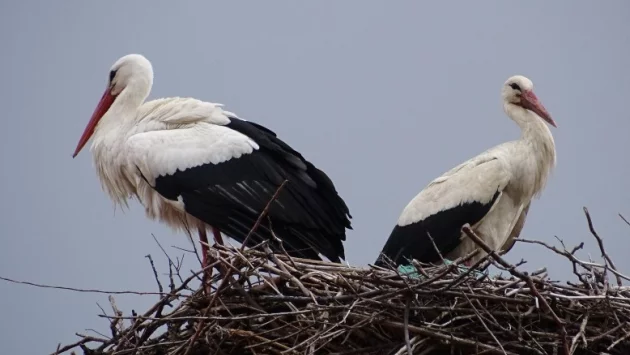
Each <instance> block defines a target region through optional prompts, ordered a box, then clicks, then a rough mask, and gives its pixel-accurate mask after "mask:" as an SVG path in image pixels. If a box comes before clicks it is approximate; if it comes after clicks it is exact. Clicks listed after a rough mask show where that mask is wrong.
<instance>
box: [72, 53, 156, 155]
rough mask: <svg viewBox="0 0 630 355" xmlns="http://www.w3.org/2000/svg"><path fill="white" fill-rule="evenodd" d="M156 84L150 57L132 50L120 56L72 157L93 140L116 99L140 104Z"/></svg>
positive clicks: (129, 103) (130, 103) (113, 66)
mask: <svg viewBox="0 0 630 355" xmlns="http://www.w3.org/2000/svg"><path fill="white" fill-rule="evenodd" d="M152 85H153V67H152V66H151V62H149V60H148V59H146V58H145V57H144V56H142V55H140V54H128V55H126V56H124V57H122V58H120V59H118V60H117V61H116V63H114V65H112V67H111V68H110V70H109V80H108V82H107V88H106V89H105V92H104V93H103V96H102V97H101V100H100V101H99V103H98V105H97V106H96V109H95V110H94V113H93V114H92V118H90V121H89V122H88V124H87V126H86V127H85V130H84V131H83V135H82V136H81V139H80V140H79V143H78V144H77V148H76V150H75V151H74V154H73V155H72V157H73V158H74V157H76V156H77V154H79V152H80V151H81V149H82V148H83V146H85V144H86V143H87V142H88V141H89V140H90V137H91V136H92V134H93V133H94V129H95V128H96V125H97V124H98V122H99V121H100V120H101V118H102V117H103V116H104V115H105V114H106V113H107V111H108V110H109V109H110V107H111V106H112V105H113V104H114V102H121V103H122V104H128V105H135V106H139V105H140V104H142V102H143V101H144V100H145V99H146V97H147V96H148V95H149V91H150V90H151V86H152ZM123 101H124V102H123ZM134 108H137V107H134Z"/></svg>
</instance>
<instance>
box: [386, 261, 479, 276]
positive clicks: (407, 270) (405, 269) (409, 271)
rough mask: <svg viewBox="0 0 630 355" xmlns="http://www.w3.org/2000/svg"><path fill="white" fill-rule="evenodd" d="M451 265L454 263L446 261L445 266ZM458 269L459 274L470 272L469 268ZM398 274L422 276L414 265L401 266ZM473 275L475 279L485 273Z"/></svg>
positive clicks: (474, 273) (476, 272) (477, 272)
mask: <svg viewBox="0 0 630 355" xmlns="http://www.w3.org/2000/svg"><path fill="white" fill-rule="evenodd" d="M451 264H453V262H452V261H450V260H447V259H444V265H451ZM457 268H458V269H459V272H466V271H468V268H467V267H466V266H464V265H458V266H457ZM398 272H399V273H400V274H401V275H407V276H409V277H414V278H421V276H420V275H419V274H418V271H417V270H416V267H415V266H413V265H400V266H399V267H398ZM472 274H473V275H475V277H479V276H481V275H483V273H481V272H479V271H476V270H475V271H473V272H472Z"/></svg>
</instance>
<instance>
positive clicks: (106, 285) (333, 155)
mask: <svg viewBox="0 0 630 355" xmlns="http://www.w3.org/2000/svg"><path fill="white" fill-rule="evenodd" d="M458 3H459V4H458V5H457V6H455V5H454V3H453V2H449V3H448V5H447V2H440V3H438V2H434V3H433V4H432V5H430V6H427V5H421V4H420V3H419V2H415V1H397V2H393V1H367V0H355V1H343V2H341V1H331V0H326V1H317V2H310V3H305V2H294V1H275V2H249V3H248V4H247V5H245V4H244V3H242V2H240V3H230V4H226V3H218V2H214V3H213V4H209V3H204V4H203V5H201V3H199V2H197V3H195V4H192V3H189V4H187V5H184V4H183V3H181V2H180V3H177V5H174V3H173V2H166V1H161V2H151V3H149V2H147V1H144V2H141V1H138V2H124V3H123V2H113V3H112V2H85V1H78V0H74V1H69V0H67V1H58V2H53V1H13V2H8V1H6V2H3V3H2V4H0V51H1V53H2V54H1V55H0V68H2V85H1V86H0V103H1V107H2V109H3V112H2V115H3V116H4V117H3V120H4V122H5V124H4V127H3V129H2V130H0V147H1V149H0V166H2V169H0V182H1V184H0V189H1V190H0V193H1V194H2V196H3V198H2V200H1V201H0V206H1V207H2V211H3V212H2V214H1V215H0V216H1V217H0V218H1V222H2V223H0V232H1V235H2V238H1V239H0V276H5V277H11V278H16V279H24V280H29V281H34V282H42V283H48V284H60V285H67V286H75V287H83V288H100V289H113V290H123V289H132V290H140V291H155V289H156V286H155V283H154V280H153V276H152V274H151V270H150V268H149V265H148V263H147V260H146V259H145V258H144V256H145V255H146V254H148V253H151V254H152V255H153V256H154V258H155V259H156V262H157V264H158V267H160V268H161V270H162V271H163V270H166V264H165V262H164V260H163V258H162V257H161V254H160V252H159V249H158V248H157V246H156V245H155V243H154V242H153V240H152V238H151V233H154V234H155V235H156V236H157V237H158V239H159V240H160V241H161V242H162V243H163V245H164V246H165V247H167V250H168V251H169V253H172V254H173V255H179V254H181V253H179V252H177V250H174V249H173V248H171V246H173V245H177V246H180V247H187V248H188V247H190V246H189V244H188V242H187V241H186V238H184V237H183V236H179V235H174V234H173V233H172V232H170V230H168V229H167V228H166V227H164V226H163V225H161V224H160V223H158V222H152V221H149V220H147V219H146V218H145V216H144V212H143V210H142V209H141V208H140V207H139V205H138V204H137V203H134V204H133V205H132V207H131V210H130V211H125V213H121V211H119V210H118V211H114V209H113V207H112V203H111V202H110V201H109V199H108V198H107V196H106V195H105V194H104V193H103V192H102V191H101V188H100V185H99V182H98V180H97V178H96V176H95V171H94V168H93V166H92V157H91V155H90V154H89V151H87V150H84V151H83V152H82V153H81V155H80V156H79V157H78V158H76V159H74V160H73V159H71V154H72V151H73V149H74V147H75V145H76V143H77V141H78V139H79V136H80V135H81V133H82V130H83V128H84V126H85V124H86V123H87V121H88V119H89V117H90V114H91V113H92V110H93V109H94V107H95V105H96V103H97V101H98V99H99V98H100V95H101V94H102V91H103V90H104V88H105V84H106V80H107V75H108V69H109V67H110V65H112V64H113V63H114V61H115V60H116V59H118V58H119V57H120V56H122V55H125V54H128V53H134V52H136V53H142V54H144V55H145V56H147V57H148V58H149V60H151V61H152V63H153V66H154V70H155V84H154V90H153V92H152V94H151V96H150V98H157V97H164V96H193V97H196V98H199V99H202V100H208V101H212V102H220V103H223V104H225V105H226V108H227V109H228V110H230V111H234V112H236V113H237V114H238V115H240V116H241V117H243V118H245V119H248V120H252V121H256V122H259V123H261V124H263V125H265V126H268V127H269V128H271V129H273V130H275V131H276V132H277V133H278V134H279V135H280V136H281V137H282V138H283V139H284V140H285V141H287V142H288V143H289V144H291V145H292V146H294V147H295V148H296V149H298V150H299V151H301V152H302V153H303V154H304V155H305V156H306V157H307V159H309V160H311V161H312V162H314V163H315V164H316V165H317V166H319V167H320V168H322V169H323V170H325V171H326V172H327V173H328V174H329V176H330V177H331V178H332V179H333V181H334V182H335V184H336V185H337V187H338V190H339V191H340V194H341V195H342V197H344V198H345V200H346V201H347V203H348V204H349V206H350V209H351V213H352V214H353V217H354V219H353V224H354V228H355V229H354V231H351V232H350V233H349V234H348V241H347V242H346V244H345V246H346V255H347V256H348V259H349V262H350V263H352V264H359V265H365V264H366V263H369V262H372V261H373V260H374V259H375V257H376V255H377V253H378V252H379V251H380V249H381V247H382V245H383V243H384V242H385V240H386V239H387V237H388V235H389V232H390V231H391V229H392V227H393V226H394V224H395V221H396V218H397V217H398V215H399V213H400V212H401V211H402V209H403V207H404V206H405V205H406V204H407V202H408V201H409V200H410V199H411V198H412V197H413V196H414V195H415V194H416V193H418V192H419V191H420V190H421V189H422V188H423V187H424V186H425V185H426V184H427V183H428V182H429V181H430V180H431V179H433V178H435V177H437V176H438V175H439V174H441V173H442V172H444V171H445V170H447V169H449V168H451V167H452V166H454V165H455V164H458V163H460V162H461V161H463V160H465V159H468V158H470V157H472V156H473V155H476V154H478V153H480V152H481V151H483V150H485V149H487V148H489V147H491V146H493V145H495V144H498V143H501V142H503V141H506V140H509V139H514V138H517V137H518V134H519V132H518V128H517V126H516V125H515V124H514V123H513V122H511V121H510V120H509V119H508V118H507V117H506V116H505V115H504V114H503V112H502V110H501V104H500V89H501V85H502V84H503V82H504V80H505V79H507V78H508V77H509V76H510V75H513V74H523V75H526V76H528V77H529V78H530V79H532V81H533V82H534V85H535V90H536V92H537V94H538V96H539V98H540V99H541V100H542V102H543V103H544V104H545V106H546V107H547V109H548V110H549V111H550V112H551V114H552V116H553V117H554V119H555V120H556V122H557V123H558V127H559V128H557V129H553V130H552V133H553V134H554V137H555V140H556V145H557V150H558V167H557V169H556V171H555V172H554V174H553V175H552V177H551V181H550V182H549V184H548V186H547V189H546V190H545V191H544V193H543V195H542V198H541V199H540V200H538V201H536V202H535V203H534V204H533V206H532V208H531V210H530V213H529V217H528V220H527V223H526V226H525V229H524V231H523V234H522V237H524V238H530V239H534V238H535V239H541V240H545V241H549V242H555V240H554V238H553V236H554V235H557V236H559V237H561V238H563V239H564V240H565V241H566V242H567V243H568V244H570V245H574V244H577V243H579V242H581V241H585V242H586V244H587V250H588V251H590V252H591V254H592V255H593V257H599V255H598V252H597V249H596V246H595V243H593V241H592V238H591V237H590V236H589V234H588V230H587V226H586V222H585V219H584V216H583V213H582V206H584V205H586V206H588V207H589V209H590V211H591V213H592V215H593V217H594V220H595V226H596V228H597V229H598V231H599V232H600V233H601V235H602V236H603V237H604V238H605V242H606V244H607V245H608V249H609V251H610V254H611V256H612V257H613V258H615V259H616V260H617V263H618V266H619V267H621V268H624V269H625V270H630V259H629V258H628V257H627V256H626V255H627V251H628V250H629V248H630V227H628V226H626V225H624V224H623V222H622V221H621V220H620V219H619V218H618V216H617V213H619V212H621V213H624V214H626V215H628V216H630V206H629V204H628V202H629V200H630V192H629V190H628V187H627V179H628V174H629V173H630V170H629V169H628V165H627V164H628V163H627V152H628V150H629V148H630V143H628V141H627V140H626V137H627V136H628V132H629V131H630V123H629V122H630V121H629V118H628V113H627V102H628V99H629V97H630V66H628V63H630V46H629V44H630V22H629V21H627V19H628V15H630V12H629V10H630V4H628V3H627V2H624V1H622V0H617V1H607V2H593V1H571V2H570V5H569V1H564V2H553V3H552V2H543V1H530V2H500V1H486V2H474V3H473V2H458ZM149 4H150V5H149ZM583 255H585V254H583ZM521 258H526V259H527V260H529V262H530V265H529V266H528V268H529V269H535V268H538V267H541V266H550V267H551V268H552V269H553V270H554V273H553V276H555V277H558V278H566V277H570V271H569V270H568V269H567V268H566V266H565V265H564V264H562V266H563V267H562V268H559V267H557V265H559V262H560V261H561V260H560V259H559V258H558V257H555V256H554V255H552V254H550V253H549V252H546V251H544V250H542V249H540V248H537V247H533V246H527V245H524V244H521V243H519V244H517V245H516V247H515V248H514V249H513V251H512V252H511V253H510V254H509V257H508V259H509V260H512V261H518V260H520V259H521ZM191 261H192V260H189V263H187V266H188V268H193V267H196V264H194V263H192V262H191ZM554 265H556V267H555V268H554ZM0 295H2V296H1V297H2V300H3V302H2V305H3V307H4V309H3V311H2V317H0V319H1V320H0V327H1V329H2V331H0V353H2V354H45V353H49V352H51V351H52V350H54V348H55V346H56V344H57V342H63V343H67V342H70V341H73V340H74V339H75V337H74V332H76V331H78V332H85V330H84V329H85V328H95V329H98V330H102V331H107V323H106V322H105V321H104V320H102V319H99V318H97V314H98V313H99V310H98V308H97V306H96V302H99V303H100V304H101V305H104V306H106V305H107V296H106V295H99V294H78V293H73V292H67V291H59V290H47V289H38V288H32V287H28V286H23V285H15V284H9V283H6V282H2V281H0ZM117 300H118V303H119V305H120V307H121V308H122V309H123V310H124V311H125V312H126V313H129V312H130V311H131V309H132V308H133V309H136V310H138V311H141V310H143V309H144V308H146V307H147V306H149V305H150V304H152V303H154V302H155V301H156V299H155V296H142V297H140V296H121V297H117Z"/></svg>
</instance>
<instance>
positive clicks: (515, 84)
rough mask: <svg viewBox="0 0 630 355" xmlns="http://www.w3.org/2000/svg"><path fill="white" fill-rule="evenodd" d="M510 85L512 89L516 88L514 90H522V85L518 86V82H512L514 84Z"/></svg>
mask: <svg viewBox="0 0 630 355" xmlns="http://www.w3.org/2000/svg"><path fill="white" fill-rule="evenodd" d="M510 87H511V88H512V89H514V90H518V91H521V87H520V86H518V84H517V83H512V84H510Z"/></svg>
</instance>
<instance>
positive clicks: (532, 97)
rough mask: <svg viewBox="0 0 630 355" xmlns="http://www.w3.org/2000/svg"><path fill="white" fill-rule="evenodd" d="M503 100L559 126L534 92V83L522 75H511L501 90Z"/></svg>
mask: <svg viewBox="0 0 630 355" xmlns="http://www.w3.org/2000/svg"><path fill="white" fill-rule="evenodd" d="M501 96H502V97H503V102H504V103H505V104H506V105H514V106H518V107H521V108H523V109H526V110H529V111H532V112H533V113H535V114H536V115H538V116H539V117H540V118H542V119H543V120H545V121H547V123H549V124H550V125H552V126H554V127H557V126H556V122H555V121H554V120H553V119H552V118H551V115H550V114H549V112H547V109H545V107H544V106H543V104H542V103H540V101H538V97H536V94H534V84H533V83H532V81H531V80H529V79H528V78H526V77H524V76H522V75H515V76H513V77H510V78H509V79H508V80H507V81H506V82H505V84H503V89H502V90H501Z"/></svg>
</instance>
